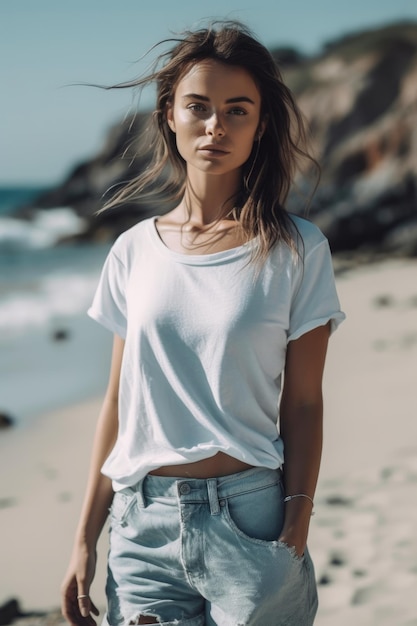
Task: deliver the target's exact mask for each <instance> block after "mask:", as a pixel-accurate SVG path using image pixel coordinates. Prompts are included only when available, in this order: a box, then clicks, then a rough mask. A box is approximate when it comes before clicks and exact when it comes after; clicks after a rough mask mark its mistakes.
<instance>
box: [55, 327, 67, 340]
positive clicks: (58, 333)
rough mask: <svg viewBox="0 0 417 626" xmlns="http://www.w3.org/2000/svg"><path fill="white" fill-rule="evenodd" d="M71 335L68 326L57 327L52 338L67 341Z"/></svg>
mask: <svg viewBox="0 0 417 626" xmlns="http://www.w3.org/2000/svg"><path fill="white" fill-rule="evenodd" d="M69 337H70V332H69V330H67V329H66V328H57V329H56V330H54V331H53V333H52V339H53V340H54V341H65V340H66V339H69Z"/></svg>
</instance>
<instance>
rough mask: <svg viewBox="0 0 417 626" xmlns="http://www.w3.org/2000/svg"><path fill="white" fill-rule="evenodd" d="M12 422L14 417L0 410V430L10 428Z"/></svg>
mask: <svg viewBox="0 0 417 626" xmlns="http://www.w3.org/2000/svg"><path fill="white" fill-rule="evenodd" d="M13 424H14V419H13V418H12V417H11V415H8V414H7V413H3V412H0V430H3V429H6V428H11V426H13Z"/></svg>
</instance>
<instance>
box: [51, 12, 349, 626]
mask: <svg viewBox="0 0 417 626" xmlns="http://www.w3.org/2000/svg"><path fill="white" fill-rule="evenodd" d="M150 80H156V81H157V85H158V94H157V108H156V111H155V114H154V121H155V125H156V127H157V132H158V134H157V139H156V140H155V143H154V144H152V149H153V150H154V155H155V156H154V162H153V164H152V166H151V167H150V168H149V169H148V171H147V172H145V173H144V174H142V175H141V176H140V177H139V178H138V179H137V180H136V181H134V182H133V183H131V184H130V186H129V187H127V188H126V189H125V190H123V191H122V192H121V193H120V194H119V196H118V197H117V198H116V199H115V200H114V202H113V204H115V203H117V202H121V201H123V200H124V199H126V198H127V197H132V196H133V195H134V194H136V193H144V192H145V191H146V188H147V185H149V184H150V183H152V184H153V183H154V182H155V178H157V177H158V175H160V174H162V172H163V171H164V168H165V165H166V164H167V163H170V165H171V174H170V178H169V179H168V181H167V182H166V184H165V189H167V188H170V189H172V188H174V191H175V192H176V193H177V195H178V198H179V202H178V204H177V206H176V207H175V208H174V209H173V210H172V211H170V212H169V213H167V214H165V215H161V216H158V217H157V218H152V219H146V220H143V221H142V222H140V223H139V224H137V225H136V226H134V227H133V228H131V229H129V230H128V231H126V232H125V233H123V234H122V235H121V236H120V237H119V238H118V240H117V241H116V243H115V244H114V246H113V248H112V250H111V252H110V253H109V256H108V258H107V260H106V263H105V266H104V268H103V272H102V276H101V280H100V283H99V286H98V289H97V292H96V295H95V298H94V302H93V304H92V307H91V309H90V310H89V314H90V315H91V316H92V317H93V318H94V319H96V320H97V321H99V322H100V323H102V324H103V325H104V326H105V327H107V328H108V329H110V330H111V331H112V332H113V333H114V348H113V356H112V363H111V370H110V378H109V384H108V389H107V393H106V395H105V399H104V404H103V408H102V411H101V414H100V416H99V420H98V426H97V432H96V436H95V442H94V448H93V455H92V463H91V470H90V476H89V481H88V486H87V491H86V496H85V501H84V506H83V510H82V514H81V518H80V523H79V527H78V530H77V534H76V540H75V544H74V550H73V556H72V559H71V563H70V566H69V570H68V573H67V576H66V578H65V581H64V583H63V588H62V594H63V613H64V615H65V617H66V618H67V620H68V621H69V622H70V623H71V624H82V623H85V624H94V623H95V622H94V619H93V617H92V615H91V614H94V615H97V614H98V611H97V609H96V607H95V606H94V604H93V602H92V601H91V599H90V597H89V589H90V585H91V582H92V579H93V576H94V572H95V566H96V553H95V550H96V543H97V539H98V537H99V534H100V532H101V530H102V527H103V525H104V523H105V520H106V518H107V513H108V508H109V507H111V513H110V526H111V530H110V551H109V559H108V580H107V587H106V592H107V597H108V610H107V614H106V617H105V623H107V624H110V626H116V625H118V624H154V623H158V624H166V625H171V624H184V625H187V626H202V625H203V624H207V625H223V626H226V625H227V626H232V625H238V624H239V625H241V624H245V625H246V626H249V625H258V626H260V625H261V624H265V625H268V626H272V625H274V626H275V625H277V626H279V625H282V626H284V624H285V625H294V626H308V625H309V624H312V623H313V620H314V616H315V613H316V610H317V593H316V587H315V578H314V570H313V565H312V562H311V559H310V556H309V554H308V550H307V547H306V544H307V534H308V528H309V521H310V517H311V514H312V506H313V498H314V491H315V487H316V482H317V477H318V472H319V464H320V454H321V442H322V390H321V387H322V374H323V368H324V362H325V355H326V348H327V342H328V337H329V334H330V332H331V331H332V330H334V329H335V328H336V326H337V325H338V323H339V322H340V321H342V319H343V317H344V315H343V313H342V312H341V311H340V308H339V302H338V298H337V295H336V291H335V286H334V277H333V271H332V265H331V257H330V253H329V247H328V244H327V240H326V239H325V238H324V236H323V235H322V234H321V232H320V231H319V230H318V229H317V228H316V227H315V226H313V225H312V224H311V223H309V222H307V221H306V220H304V219H301V218H299V217H295V216H290V215H289V214H288V213H287V212H286V211H285V209H284V208H283V205H284V202H285V199H286V196H287V194H288V191H289V188H290V185H291V183H292V180H293V177H294V174H295V172H296V167H297V161H298V158H299V157H305V156H306V153H305V152H304V150H303V147H302V139H303V137H304V134H303V126H302V120H301V116H300V114H299V112H298V109H297V107H296V105H295V103H294V100H293V98H292V96H291V93H290V92H289V90H288V89H287V88H286V86H285V85H284V84H283V82H282V79H281V76H280V73H279V70H278V68H277V67H276V65H275V63H274V61H273V59H272V57H271V55H270V54H269V52H268V51H267V50H266V49H265V48H264V47H263V46H262V45H261V44H260V43H259V42H257V41H256V40H255V39H254V38H253V37H252V35H251V34H250V33H249V32H248V31H247V30H246V29H245V28H244V27H242V26H240V25H238V24H235V23H229V22H227V23H224V24H220V26H218V27H217V29H216V28H208V29H201V30H197V31H195V32H188V33H186V34H185V36H184V38H183V39H182V40H179V41H177V42H176V45H175V47H174V48H173V50H171V51H170V52H169V53H168V54H166V55H164V63H163V65H162V66H160V67H159V66H158V67H157V68H156V69H155V71H154V72H153V74H152V75H151V76H150V77H147V78H145V79H142V80H139V81H137V83H136V84H137V85H140V84H144V83H146V82H149V81H150ZM282 379H284V384H283V387H282V390H281V381H282ZM281 391H282V392H281ZM278 418H279V420H278ZM277 421H278V426H277ZM284 461H285V462H284Z"/></svg>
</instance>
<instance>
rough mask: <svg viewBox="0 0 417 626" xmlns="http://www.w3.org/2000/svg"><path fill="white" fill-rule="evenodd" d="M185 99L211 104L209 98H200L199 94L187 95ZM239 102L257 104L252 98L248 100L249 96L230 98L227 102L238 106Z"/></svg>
mask: <svg viewBox="0 0 417 626" xmlns="http://www.w3.org/2000/svg"><path fill="white" fill-rule="evenodd" d="M183 98H184V99H191V100H202V101H203V102H210V98H208V97H207V96H200V95H199V94H198V93H187V94H185V95H184V96H183ZM237 102H249V104H255V102H254V101H253V100H252V99H251V98H248V96H237V97H236V98H228V99H227V100H226V104H236V103H237Z"/></svg>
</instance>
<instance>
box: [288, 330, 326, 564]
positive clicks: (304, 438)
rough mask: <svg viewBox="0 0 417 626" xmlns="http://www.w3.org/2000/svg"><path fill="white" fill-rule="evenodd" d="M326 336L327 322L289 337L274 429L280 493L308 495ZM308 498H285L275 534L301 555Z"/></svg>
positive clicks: (317, 446) (318, 440) (314, 473)
mask: <svg viewBox="0 0 417 626" xmlns="http://www.w3.org/2000/svg"><path fill="white" fill-rule="evenodd" d="M328 339H329V324H326V325H325V326H319V327H318V328H315V329H314V330H311V331H310V332H308V333H306V334H305V335H302V336H301V337H300V338H299V339H296V340H294V341H290V342H289V344H288V347H287V357H286V365H285V374H284V387H283V391H282V397H281V405H280V433H281V436H282V438H283V441H284V459H285V460H284V484H285V495H286V496H291V495H295V494H300V493H302V494H306V495H308V496H310V498H312V499H313V498H314V492H315V489H316V484H317V479H318V474H319V468H320V459H321V450H322V434H323V396H322V379H323V371H324V363H325V359H326V351H327V343H328ZM311 512H312V503H311V502H310V500H309V499H308V498H304V497H300V498H294V499H293V500H290V501H289V502H287V503H286V504H285V521H284V526H283V529H282V532H281V536H280V538H279V539H280V540H281V541H284V542H285V543H286V544H288V545H289V546H294V547H295V550H296V552H297V554H298V555H302V554H303V552H304V550H305V547H306V544H307V535H308V528H309V522H310V517H311Z"/></svg>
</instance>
